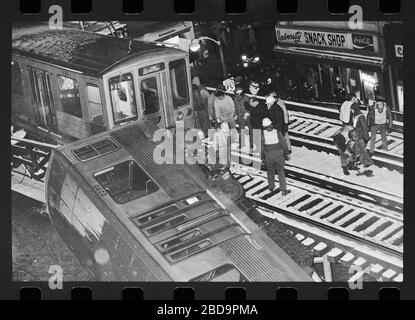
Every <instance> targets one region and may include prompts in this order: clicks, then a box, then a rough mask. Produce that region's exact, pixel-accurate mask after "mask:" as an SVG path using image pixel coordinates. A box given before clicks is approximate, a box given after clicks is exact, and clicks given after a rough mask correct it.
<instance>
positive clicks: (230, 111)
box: [213, 90, 235, 129]
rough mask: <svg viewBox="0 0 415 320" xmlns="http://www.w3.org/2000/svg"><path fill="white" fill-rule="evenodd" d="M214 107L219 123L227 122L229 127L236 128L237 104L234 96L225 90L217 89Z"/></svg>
mask: <svg viewBox="0 0 415 320" xmlns="http://www.w3.org/2000/svg"><path fill="white" fill-rule="evenodd" d="M213 107H214V109H215V116H216V120H217V121H218V123H222V122H226V123H227V124H228V125H229V128H231V129H232V128H235V105H234V103H233V100H232V98H231V97H230V96H228V95H226V94H225V92H224V91H223V90H216V91H215V100H214V102H213Z"/></svg>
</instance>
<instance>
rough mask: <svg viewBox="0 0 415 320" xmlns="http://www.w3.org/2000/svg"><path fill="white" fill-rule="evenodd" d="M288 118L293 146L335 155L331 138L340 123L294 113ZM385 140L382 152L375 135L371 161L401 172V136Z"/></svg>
mask: <svg viewBox="0 0 415 320" xmlns="http://www.w3.org/2000/svg"><path fill="white" fill-rule="evenodd" d="M290 117H291V121H290V124H289V126H288V130H289V133H290V138H291V140H292V143H293V145H296V146H303V145H304V146H306V147H308V148H310V149H316V150H319V151H326V152H329V153H334V154H337V149H336V147H335V145H334V143H333V139H332V138H331V136H332V135H333V134H334V133H335V132H336V131H337V130H338V129H340V126H341V124H340V121H336V120H332V119H327V118H322V117H319V116H312V115H308V114H307V115H306V114H303V113H296V112H292V113H291V116H290ZM387 139H388V147H389V150H388V151H383V150H382V149H381V148H382V141H381V137H380V135H379V134H378V135H377V137H376V143H375V152H374V156H373V160H374V162H375V163H376V164H377V165H379V166H385V167H388V168H391V169H395V170H398V171H399V172H402V171H403V152H404V151H403V147H404V144H403V137H402V134H399V133H396V132H394V133H392V134H390V135H389V136H388V138H387Z"/></svg>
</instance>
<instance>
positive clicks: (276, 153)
mask: <svg viewBox="0 0 415 320" xmlns="http://www.w3.org/2000/svg"><path fill="white" fill-rule="evenodd" d="M262 127H263V135H262V140H263V147H262V152H263V159H264V162H265V165H266V166H267V177H268V189H269V190H270V191H272V190H274V189H275V171H277V174H278V181H279V183H280V190H281V193H282V195H283V196H286V195H287V194H288V193H289V192H290V190H288V189H287V183H286V180H285V172H284V166H285V160H287V161H288V160H290V155H289V153H288V147H287V144H286V142H285V139H284V137H283V136H282V134H281V132H279V131H278V130H277V129H274V127H273V126H272V122H271V120H270V119H269V118H264V119H263V120H262Z"/></svg>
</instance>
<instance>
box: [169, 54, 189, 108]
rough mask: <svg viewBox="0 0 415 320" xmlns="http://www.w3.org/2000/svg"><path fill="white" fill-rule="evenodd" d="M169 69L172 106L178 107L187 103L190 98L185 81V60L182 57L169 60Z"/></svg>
mask: <svg viewBox="0 0 415 320" xmlns="http://www.w3.org/2000/svg"><path fill="white" fill-rule="evenodd" d="M169 70H170V83H171V91H172V95H173V106H174V107H175V108H179V107H181V106H184V105H186V104H189V102H190V98H189V87H188V82H187V70H186V61H185V60H184V59H180V60H176V61H172V62H170V64H169Z"/></svg>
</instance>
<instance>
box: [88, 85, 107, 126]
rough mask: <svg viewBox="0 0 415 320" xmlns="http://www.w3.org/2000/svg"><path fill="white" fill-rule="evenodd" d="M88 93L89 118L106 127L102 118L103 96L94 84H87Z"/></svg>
mask: <svg viewBox="0 0 415 320" xmlns="http://www.w3.org/2000/svg"><path fill="white" fill-rule="evenodd" d="M86 92H87V96H88V110H89V118H90V119H91V121H92V122H94V123H96V124H100V125H104V118H103V117H102V103H101V95H100V93H99V88H98V86H96V85H94V84H87V85H86Z"/></svg>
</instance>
